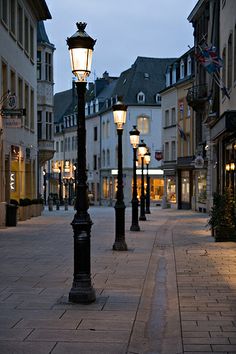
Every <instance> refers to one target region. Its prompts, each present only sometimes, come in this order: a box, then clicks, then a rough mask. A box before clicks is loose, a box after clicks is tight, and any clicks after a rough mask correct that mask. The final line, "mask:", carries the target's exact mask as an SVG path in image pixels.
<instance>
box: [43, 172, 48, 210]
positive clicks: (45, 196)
mask: <svg viewBox="0 0 236 354" xmlns="http://www.w3.org/2000/svg"><path fill="white" fill-rule="evenodd" d="M43 199H44V205H47V171H46V170H45V168H44V169H43Z"/></svg>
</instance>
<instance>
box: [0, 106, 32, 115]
mask: <svg viewBox="0 0 236 354" xmlns="http://www.w3.org/2000/svg"><path fill="white" fill-rule="evenodd" d="M1 114H2V115H3V116H20V117H22V116H25V115H26V109H25V108H19V109H2V110H1Z"/></svg>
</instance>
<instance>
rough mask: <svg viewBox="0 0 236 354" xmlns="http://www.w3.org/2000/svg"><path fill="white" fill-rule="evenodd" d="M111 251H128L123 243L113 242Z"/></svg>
mask: <svg viewBox="0 0 236 354" xmlns="http://www.w3.org/2000/svg"><path fill="white" fill-rule="evenodd" d="M112 249H113V251H128V247H127V244H126V242H125V241H115V243H114V245H113V247H112Z"/></svg>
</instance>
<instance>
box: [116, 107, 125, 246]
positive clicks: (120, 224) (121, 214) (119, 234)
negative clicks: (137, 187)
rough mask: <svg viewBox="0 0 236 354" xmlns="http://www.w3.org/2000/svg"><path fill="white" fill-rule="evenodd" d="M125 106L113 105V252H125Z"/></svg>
mask: <svg viewBox="0 0 236 354" xmlns="http://www.w3.org/2000/svg"><path fill="white" fill-rule="evenodd" d="M126 111H127V106H125V105H124V104H123V103H122V102H120V101H118V102H117V103H116V104H115V105H113V116H114V123H115V124H116V129H117V135H118V178H117V180H118V181H117V192H116V204H115V218H116V226H115V232H116V236H115V243H114V244H113V250H114V251H127V245H126V242H125V203H124V193H123V167H122V165H123V163H122V134H123V125H124V124H125V122H126Z"/></svg>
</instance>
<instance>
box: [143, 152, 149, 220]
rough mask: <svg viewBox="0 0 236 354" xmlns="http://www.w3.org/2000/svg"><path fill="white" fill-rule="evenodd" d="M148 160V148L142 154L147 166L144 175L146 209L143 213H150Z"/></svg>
mask: <svg viewBox="0 0 236 354" xmlns="http://www.w3.org/2000/svg"><path fill="white" fill-rule="evenodd" d="M150 161H151V153H150V151H149V150H148V151H147V152H146V154H145V155H144V162H145V164H146V167H147V175H146V181H147V187H146V210H145V214H151V212H150V176H149V174H148V167H149V163H150Z"/></svg>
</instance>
